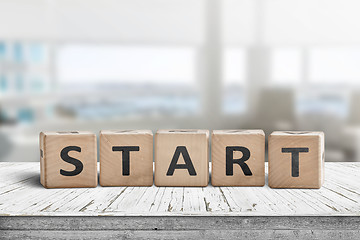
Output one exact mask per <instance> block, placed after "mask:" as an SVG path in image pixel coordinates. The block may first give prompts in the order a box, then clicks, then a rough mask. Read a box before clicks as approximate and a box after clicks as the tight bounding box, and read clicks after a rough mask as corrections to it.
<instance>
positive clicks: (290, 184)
mask: <svg viewBox="0 0 360 240" xmlns="http://www.w3.org/2000/svg"><path fill="white" fill-rule="evenodd" d="M209 137H210V132H209V131H208V130H200V129H196V130H179V129H174V130H158V131H157V132H156V134H155V137H154V136H153V133H152V131H151V130H102V131H100V137H99V142H100V144H99V145H100V147H99V156H100V159H99V161H100V176H99V181H100V185H101V186H152V185H153V183H155V185H156V186H181V187H186V186H193V187H205V186H207V185H208V183H209V175H210V174H209V157H210V155H211V171H210V172H211V184H212V185H213V186H264V185H265V140H266V139H265V134H264V131H263V130H213V131H212V132H211V144H209V142H210V141H209ZM210 145H211V146H210ZM97 158H98V147H97V137H96V135H95V134H94V133H91V132H86V131H71V132H41V133H40V181H41V184H42V185H43V186H44V187H45V188H78V187H96V186H97V185H98V170H97ZM268 162H269V163H268V185H269V186H270V187H271V188H320V187H321V186H322V184H323V181H324V133H323V132H310V131H309V132H304V131H275V132H273V133H272V134H270V136H269V137H268ZM154 166H155V168H153V167H154Z"/></svg>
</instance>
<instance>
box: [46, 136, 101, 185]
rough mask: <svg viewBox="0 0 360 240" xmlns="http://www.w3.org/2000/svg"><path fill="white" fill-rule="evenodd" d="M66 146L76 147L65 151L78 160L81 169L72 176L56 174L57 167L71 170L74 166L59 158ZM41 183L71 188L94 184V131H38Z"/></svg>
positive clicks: (95, 171) (95, 146)
mask: <svg viewBox="0 0 360 240" xmlns="http://www.w3.org/2000/svg"><path fill="white" fill-rule="evenodd" d="M68 146H76V147H80V152H79V151H69V152H68V155H69V156H70V157H72V158H75V159H78V160H80V161H81V163H82V166H83V168H82V171H81V172H80V173H79V174H77V175H74V176H65V175H62V174H60V170H64V171H69V172H71V171H74V169H75V166H74V165H73V164H71V163H68V162H65V161H64V160H63V159H62V158H61V151H62V150H63V149H64V148H65V147H68ZM40 166H41V174H40V176H41V180H40V181H41V184H42V185H43V186H44V187H45V188H72V187H96V186H97V179H98V177H97V145H96V135H95V134H93V133H91V132H85V131H74V132H41V133H40Z"/></svg>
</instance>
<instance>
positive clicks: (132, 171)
mask: <svg viewBox="0 0 360 240" xmlns="http://www.w3.org/2000/svg"><path fill="white" fill-rule="evenodd" d="M100 185H101V186H152V185H153V133H152V131H151V130H114V131H110V130H106V131H101V132H100Z"/></svg>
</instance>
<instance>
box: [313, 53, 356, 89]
mask: <svg viewBox="0 0 360 240" xmlns="http://www.w3.org/2000/svg"><path fill="white" fill-rule="evenodd" d="M359 63H360V47H333V48H326V47H322V48H320V47H319V48H312V49H311V50H310V57H309V69H310V82H311V83H313V84H327V85H329V84H332V85H359V84H360V67H359Z"/></svg>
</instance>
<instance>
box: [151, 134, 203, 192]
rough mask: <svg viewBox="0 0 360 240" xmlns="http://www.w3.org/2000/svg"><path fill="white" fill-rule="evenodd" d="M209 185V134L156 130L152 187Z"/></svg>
mask: <svg viewBox="0 0 360 240" xmlns="http://www.w3.org/2000/svg"><path fill="white" fill-rule="evenodd" d="M208 183H209V131H208V130H159V131H157V133H156V135H155V185H156V186H199V187H205V186H207V185H208Z"/></svg>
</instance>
